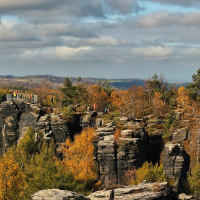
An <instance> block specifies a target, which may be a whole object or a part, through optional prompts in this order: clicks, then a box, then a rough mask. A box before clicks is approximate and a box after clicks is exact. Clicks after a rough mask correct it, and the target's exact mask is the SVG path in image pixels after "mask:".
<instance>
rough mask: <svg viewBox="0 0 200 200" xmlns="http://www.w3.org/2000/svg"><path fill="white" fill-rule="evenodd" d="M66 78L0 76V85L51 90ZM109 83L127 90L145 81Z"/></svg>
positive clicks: (90, 81)
mask: <svg viewBox="0 0 200 200" xmlns="http://www.w3.org/2000/svg"><path fill="white" fill-rule="evenodd" d="M65 78H66V77H59V76H53V75H36V76H21V77H18V76H12V75H7V76H1V75H0V85H7V86H22V87H27V88H34V87H37V85H39V84H41V83H42V82H44V81H46V82H48V83H49V84H50V85H51V87H52V88H58V87H62V85H63V81H64V80H65ZM69 79H70V80H71V81H72V83H74V84H75V83H77V79H78V78H76V77H69ZM104 80H106V79H97V78H92V77H89V78H82V81H81V82H82V83H87V84H98V83H99V81H104ZM107 80H108V81H109V82H110V85H111V86H112V87H114V88H117V89H128V88H129V87H130V86H132V85H135V86H140V85H141V86H144V84H145V80H144V79H139V78H132V79H107ZM172 84H173V85H175V86H177V87H180V86H181V85H183V86H186V85H188V84H189V83H187V82H186V83H183V82H182V83H172Z"/></svg>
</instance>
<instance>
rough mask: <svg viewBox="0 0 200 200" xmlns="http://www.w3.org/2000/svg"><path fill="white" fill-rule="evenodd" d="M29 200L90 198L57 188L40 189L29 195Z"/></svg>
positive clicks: (76, 199)
mask: <svg viewBox="0 0 200 200" xmlns="http://www.w3.org/2000/svg"><path fill="white" fill-rule="evenodd" d="M31 200H90V199H89V198H87V197H85V196H83V195H81V194H77V193H75V192H71V191H67V190H59V189H49V190H41V191H39V192H37V193H35V194H34V195H32V196H31Z"/></svg>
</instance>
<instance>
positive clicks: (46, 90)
mask: <svg viewBox="0 0 200 200" xmlns="http://www.w3.org/2000/svg"><path fill="white" fill-rule="evenodd" d="M33 93H34V94H36V95H37V98H38V99H37V101H38V102H39V103H40V104H41V105H45V106H47V105H51V102H50V99H51V94H52V93H53V90H52V89H51V86H50V84H49V83H48V82H47V81H44V82H42V83H41V84H39V85H38V86H37V87H36V88H35V89H34V91H33Z"/></svg>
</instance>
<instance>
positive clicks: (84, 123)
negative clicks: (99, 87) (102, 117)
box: [80, 111, 101, 129]
mask: <svg viewBox="0 0 200 200" xmlns="http://www.w3.org/2000/svg"><path fill="white" fill-rule="evenodd" d="M96 116H97V112H95V111H94V112H87V114H86V115H83V116H82V117H81V119H80V126H81V127H82V128H83V129H84V128H87V127H88V126H90V127H96ZM99 123H100V122H99ZM100 126H101V123H100Z"/></svg>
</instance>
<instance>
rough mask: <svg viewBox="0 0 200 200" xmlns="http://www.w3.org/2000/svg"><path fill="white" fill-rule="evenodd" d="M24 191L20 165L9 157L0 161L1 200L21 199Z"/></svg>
mask: <svg viewBox="0 0 200 200" xmlns="http://www.w3.org/2000/svg"><path fill="white" fill-rule="evenodd" d="M23 189H24V182H23V175H22V174H21V173H20V168H19V164H18V163H16V162H15V161H14V160H12V159H11V158H9V157H6V156H5V157H4V158H3V159H1V160H0V199H3V200H10V199H19V197H20V196H21V195H22V193H23Z"/></svg>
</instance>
